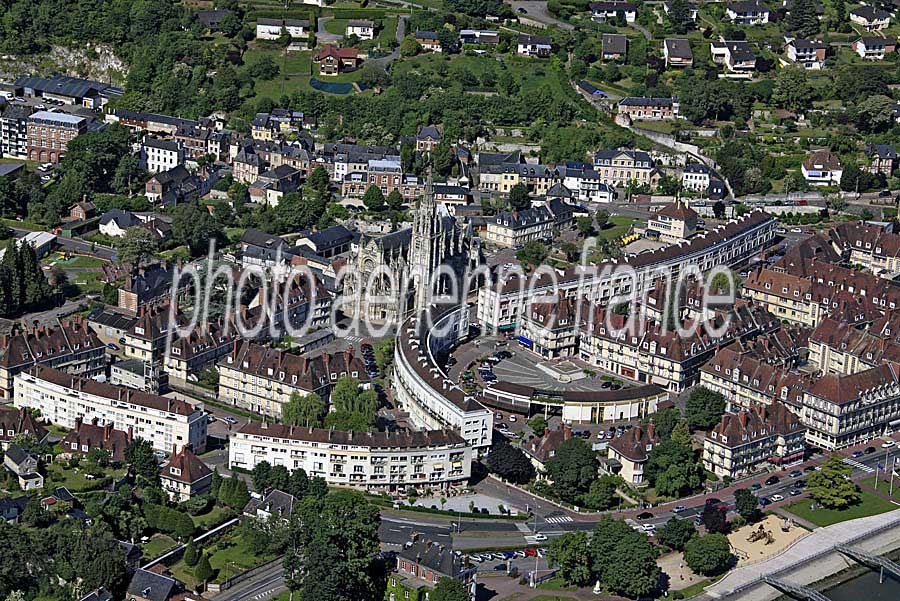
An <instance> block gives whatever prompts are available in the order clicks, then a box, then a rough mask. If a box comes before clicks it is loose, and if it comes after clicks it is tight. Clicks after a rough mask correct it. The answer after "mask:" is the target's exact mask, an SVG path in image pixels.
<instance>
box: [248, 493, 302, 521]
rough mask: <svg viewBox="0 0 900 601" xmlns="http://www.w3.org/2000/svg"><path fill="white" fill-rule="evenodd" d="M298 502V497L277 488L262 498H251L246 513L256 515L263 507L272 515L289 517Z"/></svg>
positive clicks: (263, 509)
mask: <svg viewBox="0 0 900 601" xmlns="http://www.w3.org/2000/svg"><path fill="white" fill-rule="evenodd" d="M296 504H297V498H296V497H294V495H291V494H288V493H286V492H284V491H281V490H278V489H277V488H276V489H275V490H271V491H269V493H268V494H266V495H265V496H264V497H262V498H260V499H250V502H249V503H247V505H246V506H245V507H244V515H256V511H257V510H258V509H261V510H262V511H264V512H266V513H268V514H270V515H277V516H279V517H281V518H284V519H289V518H290V517H291V514H292V513H293V512H294V505H296Z"/></svg>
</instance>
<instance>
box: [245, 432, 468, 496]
mask: <svg viewBox="0 0 900 601" xmlns="http://www.w3.org/2000/svg"><path fill="white" fill-rule="evenodd" d="M262 461H267V462H269V464H270V465H283V466H285V467H286V468H287V469H288V470H290V471H293V470H295V469H300V468H302V469H303V470H304V471H306V473H307V474H308V475H309V476H310V477H321V478H324V479H325V481H326V482H327V483H328V484H329V485H332V486H350V487H354V488H360V489H364V490H379V489H381V490H387V491H396V490H402V489H404V488H406V487H428V488H439V489H441V490H446V489H447V488H449V487H450V486H452V485H454V484H465V483H466V482H467V481H468V479H469V477H470V476H471V474H472V448H471V447H470V446H469V445H468V444H467V443H466V441H465V440H463V439H462V438H461V437H460V436H459V434H457V433H456V432H454V431H453V430H429V431H422V432H372V433H367V432H352V431H341V430H325V429H321V428H307V427H304V426H285V425H283V424H267V423H265V422H262V423H260V422H249V423H248V424H246V425H245V426H243V427H242V428H241V429H240V430H238V431H237V432H235V433H234V434H232V435H231V440H230V444H229V448H228V463H229V465H230V466H231V467H232V468H235V467H239V468H243V469H248V470H249V469H253V467H254V466H255V465H257V464H258V463H260V462H262Z"/></svg>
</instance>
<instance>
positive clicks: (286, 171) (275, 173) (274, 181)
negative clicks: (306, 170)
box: [248, 165, 303, 208]
mask: <svg viewBox="0 0 900 601" xmlns="http://www.w3.org/2000/svg"><path fill="white" fill-rule="evenodd" d="M302 176H303V174H302V173H301V172H300V170H299V169H294V168H293V167H289V166H288V165H279V166H278V167H275V168H274V169H269V170H268V171H265V172H263V173H260V174H259V177H258V178H256V181H255V182H253V183H252V184H250V186H249V188H248V192H249V194H250V200H251V201H252V202H255V203H259V204H266V205H269V206H270V207H273V208H274V207H277V206H278V204H279V203H280V202H281V199H282V198H284V196H285V195H286V194H293V193H294V192H296V191H297V190H299V189H300V182H301V180H302V179H303V177H302Z"/></svg>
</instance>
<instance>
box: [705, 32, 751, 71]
mask: <svg viewBox="0 0 900 601" xmlns="http://www.w3.org/2000/svg"><path fill="white" fill-rule="evenodd" d="M709 51H710V53H711V54H712V59H713V61H714V62H716V63H718V64H720V65H725V67H726V68H727V69H728V70H729V71H731V72H732V73H735V74H738V75H751V74H752V73H753V71H755V70H756V55H755V54H753V49H752V48H751V47H750V44H748V43H747V42H745V41H743V40H734V41H724V42H710V44H709Z"/></svg>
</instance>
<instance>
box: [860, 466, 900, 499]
mask: <svg viewBox="0 0 900 601" xmlns="http://www.w3.org/2000/svg"><path fill="white" fill-rule="evenodd" d="M861 484H864V485H866V486H871V487H872V488H875V476H872V477H871V478H866V479H865V480H863V481H862V482H861ZM890 490H891V478H890V476H888V477H887V478H883V477H882V476H881V473H880V472H879V474H878V492H881V493H884V494H888V492H890ZM891 498H892V499H893V500H895V501H897V502H898V503H900V478H897V477H896V476H895V477H894V493H893V494H892V495H891Z"/></svg>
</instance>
